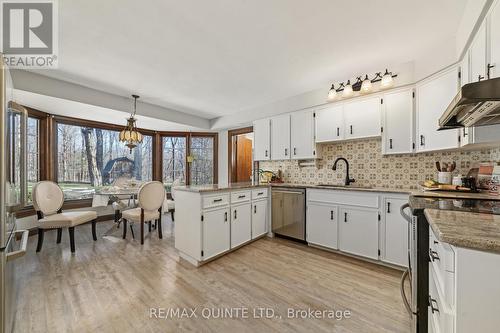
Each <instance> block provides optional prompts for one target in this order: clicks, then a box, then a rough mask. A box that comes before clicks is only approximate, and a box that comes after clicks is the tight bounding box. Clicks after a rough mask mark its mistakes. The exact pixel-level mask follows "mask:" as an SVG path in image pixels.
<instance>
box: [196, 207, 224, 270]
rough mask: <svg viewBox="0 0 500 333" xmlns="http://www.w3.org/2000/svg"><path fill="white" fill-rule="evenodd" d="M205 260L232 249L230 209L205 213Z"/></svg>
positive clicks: (203, 224)
mask: <svg viewBox="0 0 500 333" xmlns="http://www.w3.org/2000/svg"><path fill="white" fill-rule="evenodd" d="M202 228H203V260H206V259H209V258H211V257H214V256H216V255H218V254H221V253H222V252H225V251H227V250H229V248H230V225H229V209H227V208H223V209H217V210H212V211H206V212H203V222H202Z"/></svg>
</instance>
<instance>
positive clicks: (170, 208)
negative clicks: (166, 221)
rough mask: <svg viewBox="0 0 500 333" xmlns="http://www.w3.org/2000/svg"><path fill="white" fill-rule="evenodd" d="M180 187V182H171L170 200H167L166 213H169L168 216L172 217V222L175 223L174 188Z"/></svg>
mask: <svg viewBox="0 0 500 333" xmlns="http://www.w3.org/2000/svg"><path fill="white" fill-rule="evenodd" d="M180 185H181V181H180V180H179V179H176V180H174V181H173V183H172V186H171V187H170V196H171V197H172V199H167V207H166V208H167V211H168V212H170V216H171V217H172V222H174V221H175V215H174V214H175V188H176V187H177V186H180Z"/></svg>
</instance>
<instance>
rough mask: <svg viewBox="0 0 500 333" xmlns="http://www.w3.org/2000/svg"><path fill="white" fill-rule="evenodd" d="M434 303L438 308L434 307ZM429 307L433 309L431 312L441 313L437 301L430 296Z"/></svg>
mask: <svg viewBox="0 0 500 333" xmlns="http://www.w3.org/2000/svg"><path fill="white" fill-rule="evenodd" d="M434 303H435V304H436V307H434ZM429 306H430V307H431V312H432V313H434V312H439V309H438V307H437V301H436V300H435V299H434V298H432V297H431V295H429Z"/></svg>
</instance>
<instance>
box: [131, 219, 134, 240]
mask: <svg viewBox="0 0 500 333" xmlns="http://www.w3.org/2000/svg"><path fill="white" fill-rule="evenodd" d="M130 233H132V239H135V235H134V228H133V227H132V223H131V224H130Z"/></svg>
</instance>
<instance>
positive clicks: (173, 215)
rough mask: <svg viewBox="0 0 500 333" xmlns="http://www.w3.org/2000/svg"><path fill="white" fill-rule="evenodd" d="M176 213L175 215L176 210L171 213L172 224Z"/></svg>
mask: <svg viewBox="0 0 500 333" xmlns="http://www.w3.org/2000/svg"><path fill="white" fill-rule="evenodd" d="M174 213H175V210H171V211H170V216H172V222H174V221H175V214H174Z"/></svg>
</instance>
